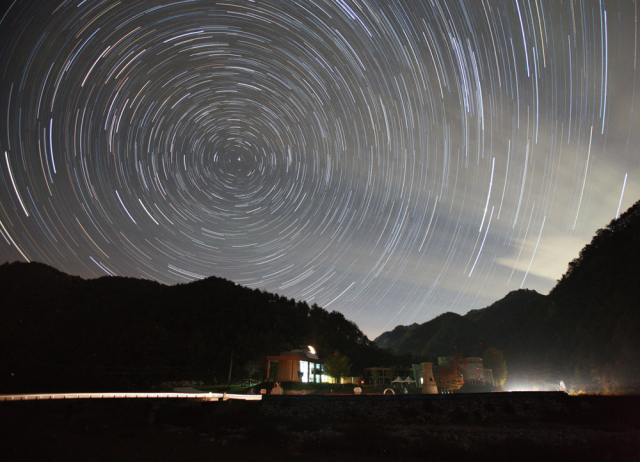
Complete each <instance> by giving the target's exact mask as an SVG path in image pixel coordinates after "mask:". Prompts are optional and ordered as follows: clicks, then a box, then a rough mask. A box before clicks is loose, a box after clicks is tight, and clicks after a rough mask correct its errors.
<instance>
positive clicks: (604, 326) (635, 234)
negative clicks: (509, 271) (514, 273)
mask: <svg viewBox="0 0 640 462" xmlns="http://www.w3.org/2000/svg"><path fill="white" fill-rule="evenodd" d="M638 306H640V202H637V203H636V204H634V205H633V206H632V207H631V208H630V209H629V210H627V211H626V212H625V213H624V214H623V215H622V216H620V217H619V218H618V220H613V221H611V222H610V223H609V224H608V225H607V226H606V227H605V228H603V229H600V230H598V231H597V232H596V235H595V236H594V238H593V240H592V241H591V243H589V244H588V245H587V246H585V247H584V248H583V249H582V251H581V252H580V255H579V256H578V257H577V258H576V259H575V260H573V261H571V262H570V263H569V268H568V271H567V272H566V274H565V275H564V276H563V277H562V278H561V279H560V281H558V283H557V285H556V286H555V287H554V288H553V290H551V292H550V293H549V295H546V296H545V295H541V294H539V293H537V292H535V291H529V290H518V291H514V292H511V293H509V294H507V295H506V296H505V297H504V298H503V299H501V300H499V301H497V302H495V303H494V304H492V305H491V306H489V307H487V308H484V309H480V310H473V311H471V312H469V313H467V314H466V315H464V316H460V315H456V314H453V313H445V314H443V315H440V316H438V317H437V318H435V319H433V320H431V321H428V322H426V323H424V324H421V325H416V324H414V325H412V326H408V327H405V326H398V327H396V328H395V329H394V330H393V331H391V332H385V333H384V334H382V335H381V336H380V337H378V338H377V339H375V342H376V343H377V344H378V346H380V347H383V348H389V349H391V350H392V351H393V352H395V353H402V354H412V355H414V356H416V357H417V358H418V359H422V360H427V359H434V358H437V357H438V356H446V355H451V354H453V353H461V354H463V355H465V356H482V353H483V352H484V351H485V350H486V349H487V348H489V347H496V348H498V349H500V350H502V351H503V352H504V355H505V359H506V360H507V366H508V368H509V378H508V382H507V385H512V386H518V385H519V384H526V385H527V386H529V387H531V386H534V387H540V388H550V387H552V386H554V385H553V384H557V383H558V382H559V381H560V380H563V381H565V383H567V384H568V385H569V386H571V387H573V388H574V389H585V390H592V391H604V392H613V391H630V390H635V391H638V390H640V383H639V382H640V366H639V365H638V361H637V358H638V357H640V339H639V338H638V337H637V334H638V333H639V332H640V312H639V311H638V309H637V308H638Z"/></svg>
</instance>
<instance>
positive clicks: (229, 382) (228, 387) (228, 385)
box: [227, 348, 233, 391]
mask: <svg viewBox="0 0 640 462" xmlns="http://www.w3.org/2000/svg"><path fill="white" fill-rule="evenodd" d="M232 367H233V348H231V361H230V362H229V379H228V380H227V391H230V390H231V368H232Z"/></svg>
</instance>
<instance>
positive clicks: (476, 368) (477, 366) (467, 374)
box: [433, 356, 494, 387]
mask: <svg viewBox="0 0 640 462" xmlns="http://www.w3.org/2000/svg"><path fill="white" fill-rule="evenodd" d="M451 359H452V358H451V357H448V356H441V357H439V358H438V366H436V367H434V368H433V370H434V374H435V377H436V381H438V378H439V370H440V368H442V367H444V366H446V365H447V364H449V361H451ZM464 361H465V362H466V364H465V365H464V366H462V369H461V371H460V372H461V373H462V378H463V380H464V385H465V387H466V386H470V387H483V386H493V385H494V383H493V371H492V370H491V369H485V368H484V366H483V364H482V358H478V357H471V358H465V359H464Z"/></svg>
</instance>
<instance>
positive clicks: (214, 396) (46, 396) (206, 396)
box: [0, 393, 262, 401]
mask: <svg viewBox="0 0 640 462" xmlns="http://www.w3.org/2000/svg"><path fill="white" fill-rule="evenodd" d="M124 398H127V399H133V398H138V399H167V398H169V399H171V398H182V399H199V400H201V401H221V400H222V401H227V400H229V399H240V400H245V401H260V400H261V399H262V396H261V395H237V394H230V393H37V394H36V393H32V394H22V395H0V401H38V400H50V399H124Z"/></svg>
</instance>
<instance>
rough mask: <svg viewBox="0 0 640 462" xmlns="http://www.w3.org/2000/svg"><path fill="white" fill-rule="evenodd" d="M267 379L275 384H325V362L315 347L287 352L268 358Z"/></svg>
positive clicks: (326, 380) (326, 377) (326, 378)
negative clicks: (319, 356)
mask: <svg viewBox="0 0 640 462" xmlns="http://www.w3.org/2000/svg"><path fill="white" fill-rule="evenodd" d="M267 377H268V378H269V379H268V380H269V381H273V382H301V383H324V382H329V377H328V376H327V375H326V374H325V370H324V361H322V360H321V359H319V358H318V355H317V354H316V352H315V350H314V349H313V347H305V348H300V349H297V350H291V351H285V352H282V353H280V355H278V356H267Z"/></svg>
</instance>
